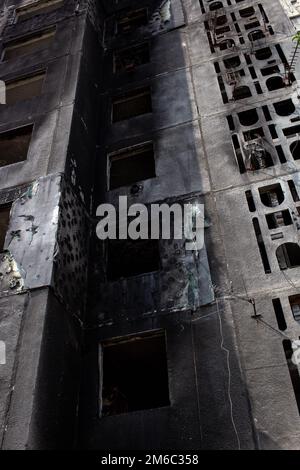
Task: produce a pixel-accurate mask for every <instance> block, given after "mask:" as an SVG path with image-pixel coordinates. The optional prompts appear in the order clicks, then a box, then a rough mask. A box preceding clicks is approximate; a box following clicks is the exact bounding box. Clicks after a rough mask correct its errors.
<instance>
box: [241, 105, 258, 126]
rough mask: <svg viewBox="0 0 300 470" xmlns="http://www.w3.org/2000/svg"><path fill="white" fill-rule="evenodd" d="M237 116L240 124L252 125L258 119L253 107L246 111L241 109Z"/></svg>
mask: <svg viewBox="0 0 300 470" xmlns="http://www.w3.org/2000/svg"><path fill="white" fill-rule="evenodd" d="M238 118H239V121H240V123H241V124H242V126H252V125H253V124H255V123H256V122H257V121H258V114H257V111H256V109H255V108H253V109H248V111H243V112H242V113H238Z"/></svg>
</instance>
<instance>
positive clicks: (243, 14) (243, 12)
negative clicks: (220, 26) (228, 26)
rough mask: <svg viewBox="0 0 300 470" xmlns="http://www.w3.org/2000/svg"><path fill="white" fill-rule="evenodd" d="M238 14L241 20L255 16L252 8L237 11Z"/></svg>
mask: <svg viewBox="0 0 300 470" xmlns="http://www.w3.org/2000/svg"><path fill="white" fill-rule="evenodd" d="M239 14H240V15H241V18H248V17H249V16H252V15H255V10H254V8H253V7H248V8H243V9H242V10H239Z"/></svg>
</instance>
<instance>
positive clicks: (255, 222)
mask: <svg viewBox="0 0 300 470" xmlns="http://www.w3.org/2000/svg"><path fill="white" fill-rule="evenodd" d="M252 222H253V227H254V231H255V235H256V240H257V244H258V248H259V252H260V256H261V260H262V263H263V267H264V270H265V273H266V274H269V273H270V272H271V267H270V263H269V260H268V255H267V251H266V247H265V243H264V240H263V237H262V233H261V230H260V225H259V222H258V219H257V218H256V217H254V219H253V220H252Z"/></svg>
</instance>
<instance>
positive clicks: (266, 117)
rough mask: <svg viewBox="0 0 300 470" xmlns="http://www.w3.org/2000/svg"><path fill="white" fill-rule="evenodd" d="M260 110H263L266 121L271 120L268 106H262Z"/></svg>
mask: <svg viewBox="0 0 300 470" xmlns="http://www.w3.org/2000/svg"><path fill="white" fill-rule="evenodd" d="M262 110H263V113H264V116H265V119H266V121H272V117H271V114H270V111H269V108H268V106H263V107H262Z"/></svg>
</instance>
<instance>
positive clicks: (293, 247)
mask: <svg viewBox="0 0 300 470" xmlns="http://www.w3.org/2000/svg"><path fill="white" fill-rule="evenodd" d="M276 257H277V261H278V264H279V267H280V269H281V270H282V271H283V270H285V269H291V268H297V267H298V266H300V246H299V245H298V243H290V242H288V243H283V244H282V245H280V246H279V247H278V248H277V250H276Z"/></svg>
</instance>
